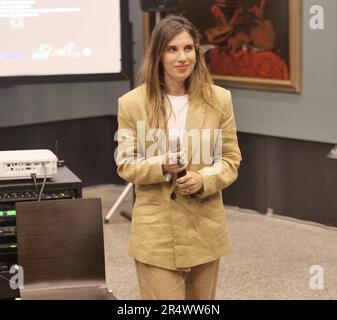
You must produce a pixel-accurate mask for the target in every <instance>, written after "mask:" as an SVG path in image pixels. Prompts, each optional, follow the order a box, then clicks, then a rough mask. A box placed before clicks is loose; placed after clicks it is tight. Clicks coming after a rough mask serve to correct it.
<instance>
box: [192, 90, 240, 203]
mask: <svg viewBox="0 0 337 320" xmlns="http://www.w3.org/2000/svg"><path fill="white" fill-rule="evenodd" d="M223 92H224V96H222V99H223V101H224V102H222V103H221V105H224V114H223V115H222V117H221V120H220V126H219V129H220V130H219V132H218V135H217V138H216V143H215V148H214V150H215V151H214V155H213V159H214V160H213V164H212V165H211V166H207V167H204V168H202V169H201V170H198V171H197V172H198V173H199V174H200V175H201V177H202V181H203V188H202V190H201V191H199V193H198V194H199V196H201V197H202V198H203V197H207V196H209V195H212V194H215V193H217V192H219V191H220V190H222V189H225V188H227V187H228V186H229V185H231V184H232V183H233V182H234V181H235V180H236V178H237V176H238V169H239V166H240V162H241V160H242V158H241V152H240V149H239V146H238V139H237V133H236V124H235V118H234V112H233V103H232V97H231V93H230V91H228V90H223Z"/></svg>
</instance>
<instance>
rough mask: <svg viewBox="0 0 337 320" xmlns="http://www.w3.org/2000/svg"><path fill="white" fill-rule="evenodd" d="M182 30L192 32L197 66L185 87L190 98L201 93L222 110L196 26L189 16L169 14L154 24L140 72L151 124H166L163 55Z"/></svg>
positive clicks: (163, 127)
mask: <svg viewBox="0 0 337 320" xmlns="http://www.w3.org/2000/svg"><path fill="white" fill-rule="evenodd" d="M182 31H187V32H188V33H189V34H190V35H191V37H192V38H193V41H194V47H195V52H196V64H195V67H194V69H193V71H192V73H191V75H190V76H189V77H188V78H187V79H186V81H185V86H186V91H187V93H188V95H189V97H190V98H192V97H193V98H194V97H199V98H201V99H202V100H203V101H204V102H205V103H207V104H208V105H210V106H212V107H214V108H216V109H217V110H218V111H220V112H221V109H220V107H219V105H218V103H217V101H216V98H215V93H214V90H213V87H212V84H213V80H212V78H211V76H210V74H209V71H208V69H207V66H206V63H205V60H204V56H203V54H202V52H201V50H200V40H199V34H198V31H197V29H196V28H195V26H194V25H193V24H192V23H191V22H190V21H189V20H188V19H187V18H185V17H183V16H175V15H170V16H168V17H166V18H164V19H162V20H161V21H160V22H159V23H158V24H157V25H156V26H155V28H154V30H153V32H152V36H151V41H150V44H149V47H148V50H147V52H146V55H145V58H144V62H143V65H142V67H141V69H140V71H139V73H138V84H139V85H140V84H144V83H145V85H146V100H147V101H146V107H147V122H148V124H149V126H150V128H160V129H165V128H166V110H165V91H166V90H165V81H164V70H163V65H162V56H163V53H164V50H165V48H166V47H167V45H168V43H169V42H170V41H171V40H172V39H173V38H174V37H175V36H176V35H178V34H179V33H181V32H182Z"/></svg>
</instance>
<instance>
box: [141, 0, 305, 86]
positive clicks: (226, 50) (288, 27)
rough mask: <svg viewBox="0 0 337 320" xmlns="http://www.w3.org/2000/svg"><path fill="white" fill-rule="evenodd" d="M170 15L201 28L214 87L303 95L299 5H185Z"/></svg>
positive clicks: (188, 0)
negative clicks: (177, 15)
mask: <svg viewBox="0 0 337 320" xmlns="http://www.w3.org/2000/svg"><path fill="white" fill-rule="evenodd" d="M171 13H174V14H182V15H184V16H186V17H187V18H189V19H190V20H191V21H192V22H193V23H194V25H196V26H197V28H198V30H199V33H200V37H201V48H202V50H203V52H204V54H205V58H206V62H207V65H208V68H209V70H210V73H211V74H212V77H213V79H214V81H215V82H216V83H218V84H220V85H223V86H230V87H244V88H253V89H262V90H274V91H292V92H300V91H301V0H202V1H195V0H181V1H179V5H178V8H177V9H176V10H175V11H173V12H171ZM165 14H168V13H165ZM162 16H163V15H162ZM145 26H148V29H151V28H150V26H151V21H150V22H148V23H146V24H145ZM153 26H154V24H153V23H152V27H153ZM145 32H146V31H145ZM148 32H150V30H149V31H148Z"/></svg>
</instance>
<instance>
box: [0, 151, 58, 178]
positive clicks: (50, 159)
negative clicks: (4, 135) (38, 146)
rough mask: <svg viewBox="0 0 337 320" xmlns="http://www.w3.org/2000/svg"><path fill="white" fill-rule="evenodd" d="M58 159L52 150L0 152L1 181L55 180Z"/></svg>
mask: <svg viewBox="0 0 337 320" xmlns="http://www.w3.org/2000/svg"><path fill="white" fill-rule="evenodd" d="M56 173H57V157H56V155H55V154H54V153H52V152H51V151H50V150H13V151H0V180H23V179H31V178H32V174H35V175H36V178H44V177H46V178H54V177H55V176H56Z"/></svg>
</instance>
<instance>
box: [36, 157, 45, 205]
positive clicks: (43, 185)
mask: <svg viewBox="0 0 337 320" xmlns="http://www.w3.org/2000/svg"><path fill="white" fill-rule="evenodd" d="M41 164H42V167H43V172H44V178H43V183H42V187H41V189H40V193H39V198H38V200H37V201H41V196H42V192H43V189H44V187H45V185H46V181H47V169H46V163H45V162H41Z"/></svg>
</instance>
